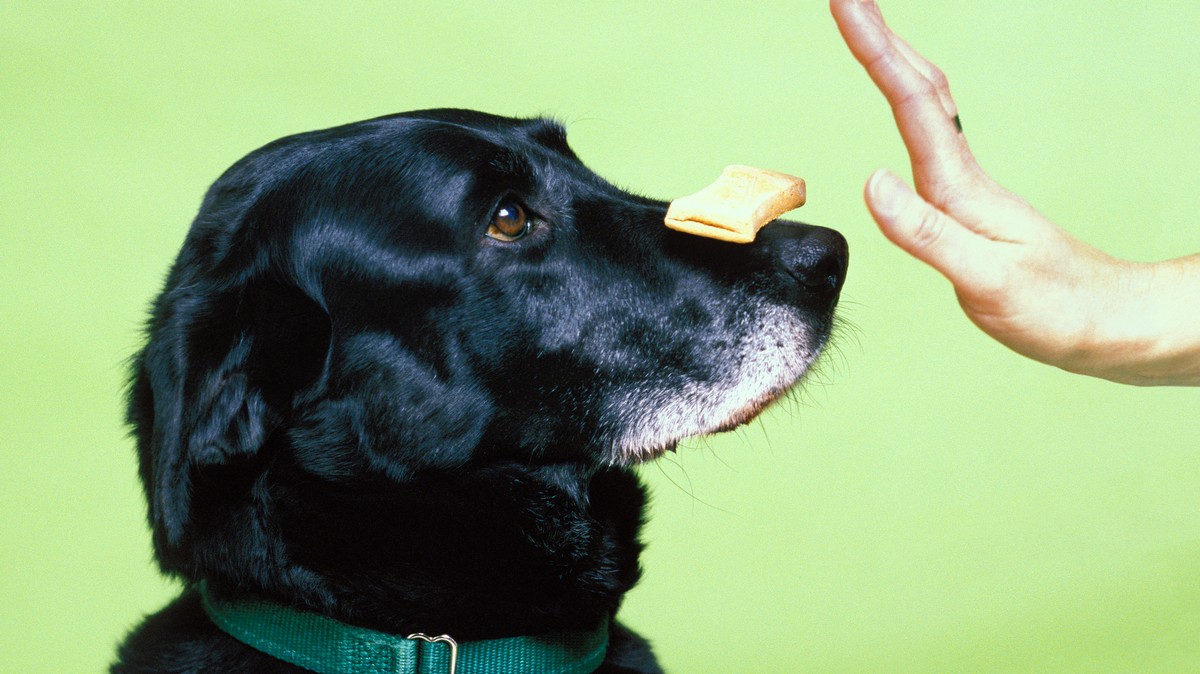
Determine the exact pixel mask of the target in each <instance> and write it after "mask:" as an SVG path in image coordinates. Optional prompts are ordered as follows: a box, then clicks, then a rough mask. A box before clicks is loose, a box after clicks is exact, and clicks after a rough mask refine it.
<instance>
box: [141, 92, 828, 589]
mask: <svg viewBox="0 0 1200 674" xmlns="http://www.w3.org/2000/svg"><path fill="white" fill-rule="evenodd" d="M665 211H666V204H665V203H663V202H659V201H653V200H649V199H645V198H641V197H638V196H635V195H631V194H629V193H627V192H625V191H622V190H620V189H618V188H616V187H614V186H612V185H610V184H609V183H607V182H605V181H604V180H602V179H600V178H599V177H597V176H596V175H595V174H594V173H592V172H591V171H589V170H588V169H587V168H585V167H584V166H583V164H581V163H580V161H579V160H578V159H577V158H576V157H575V155H574V154H573V153H572V151H571V150H570V148H569V147H568V146H567V143H566V140H565V134H564V131H563V129H562V128H561V127H560V126H558V125H557V124H554V123H552V122H549V121H545V120H541V119H534V120H513V119H507V118H501V117H495V116H491V115H485V114H482V113H475V112H468V111H457V110H443V111H426V112H419V113H412V114H405V115H398V116H393V117H387V118H382V119H376V120H370V121H366V122H361V123H357V124H351V125H348V126H343V127H338V128H334V129H329V130H325V131H317V132H313V133H306V134H301V135H297V136H292V137H289V138H284V139H282V140H280V141H277V142H275V143H272V144H270V145H267V146H266V147H264V148H262V149H260V150H258V151H256V152H254V153H252V154H250V155H249V156H247V157H246V158H244V159H242V160H241V161H239V162H238V163H237V164H235V165H234V166H233V167H232V168H230V169H229V170H228V171H227V172H226V173H225V174H224V175H223V176H222V177H221V178H220V179H219V180H218V181H217V182H216V183H215V184H214V185H213V187H212V188H211V189H210V191H209V192H208V194H207V196H206V197H205V199H204V202H203V205H202V207H201V209H200V213H199V215H198V216H197V218H196V220H195V222H194V224H193V226H192V229H191V231H190V233H189V234H188V237H187V240H186V242H185V244H184V246H183V250H182V252H181V254H180V256H179V258H178V260H177V261H176V263H175V265H174V267H173V269H172V271H171V274H170V277H169V278H168V280H167V283H166V287H165V289H164V291H163V292H162V294H161V296H160V297H159V298H158V300H157V301H156V304H155V307H154V311H153V317H152V319H151V322H150V325H149V342H148V344H147V346H146V347H145V349H144V351H143V352H142V353H141V354H140V355H139V357H138V358H137V360H136V371H135V379H134V385H133V387H132V394H131V402H130V419H131V422H132V424H133V426H134V428H135V431H136V435H137V438H138V441H139V443H138V444H139V453H140V459H141V473H142V478H143V481H144V483H145V485H146V488H147V493H148V495H149V498H150V512H151V521H152V524H153V526H154V529H155V533H156V545H157V547H158V550H159V554H160V557H161V556H164V555H165V554H166V553H167V552H169V551H170V550H172V549H175V548H176V547H178V546H180V545H182V542H183V541H184V540H185V539H186V538H187V536H186V534H187V533H188V532H189V528H190V527H191V526H193V524H194V523H193V519H194V512H193V511H194V508H193V507H192V504H193V500H194V499H196V498H200V497H201V496H202V492H205V491H206V490H208V491H211V490H218V491H219V490H221V489H233V488H234V487H232V486H230V485H229V484H228V483H227V482H223V481H222V479H218V478H214V477H212V476H214V475H221V474H222V473H221V472H220V471H222V470H223V468H224V467H227V466H229V465H233V464H237V465H238V466H240V468H239V470H240V471H241V472H240V473H239V475H243V476H244V475H245V474H246V471H247V470H248V471H249V472H250V474H251V475H252V476H253V475H259V477H250V478H246V477H242V478H239V479H240V480H241V482H240V483H239V484H241V485H242V487H241V488H244V489H246V490H249V491H250V492H253V491H254V490H255V489H264V488H263V481H262V478H261V473H265V472H267V471H269V470H271V466H272V465H274V464H275V462H276V461H277V460H278V458H279V456H280V455H282V454H286V455H287V458H288V462H289V465H292V466H295V467H298V468H299V469H300V470H302V471H304V472H305V473H307V474H309V475H311V476H315V477H316V478H319V479H321V480H326V481H334V482H336V481H337V480H339V479H341V478H343V477H347V476H361V475H365V474H371V475H375V476H378V477H379V478H380V479H382V480H386V481H391V482H394V483H398V484H399V483H403V482H405V481H406V480H409V479H412V477H413V476H415V475H419V474H422V473H427V472H429V471H454V470H469V469H470V468H471V467H472V466H481V465H486V464H489V463H493V462H524V463H529V464H551V463H584V464H590V465H594V466H610V465H613V464H628V463H631V462H636V461H641V460H645V459H649V458H653V457H655V456H656V455H658V454H660V453H661V452H663V451H664V450H667V449H670V448H672V447H673V446H674V445H675V444H676V443H677V442H678V441H679V440H680V439H682V438H684V437H686V436H691V435H696V434H704V433H711V432H715V431H719V430H724V429H728V428H732V427H734V426H736V425H738V424H740V423H743V422H745V421H747V420H749V419H750V418H752V417H753V416H754V415H755V414H757V413H758V412H759V411H760V410H761V409H762V408H763V407H764V406H766V405H767V404H769V403H770V402H771V401H772V400H774V399H775V398H777V397H779V396H780V395H781V394H783V393H784V392H786V391H787V389H788V388H789V387H791V386H792V385H793V384H795V383H796V382H797V381H798V380H799V379H800V378H801V377H802V376H803V375H804V373H805V371H806V370H807V368H808V367H809V365H810V363H812V361H813V359H814V358H816V357H817V355H818V352H819V351H820V349H821V348H822V346H823V345H824V343H825V341H826V339H827V337H828V335H829V332H830V327H831V322H832V314H833V308H834V305H835V304H836V301H837V297H838V292H839V290H840V288H841V285H842V280H843V276H844V272H845V267H846V256H847V254H846V246H845V241H844V239H842V237H841V236H840V235H838V234H837V233H835V232H833V231H831V230H827V229H822V228H818V227H811V226H806V225H801V224H795V223H787V222H777V223H775V224H772V225H770V226H768V227H766V228H765V229H764V230H763V231H762V232H761V233H760V234H759V238H758V240H757V241H756V242H754V243H753V244H748V245H737V244H728V243H721V242H716V241H711V240H705V239H700V238H697V237H694V236H690V235H686V234H681V233H677V232H673V231H670V230H668V229H667V228H666V227H664V226H663V216H664V213H665ZM206 476H207V477H206ZM264 493H265V490H264ZM262 498H264V499H265V498H267V497H266V496H262ZM166 556H170V555H166ZM167 566H168V568H170V567H171V566H172V564H171V563H167ZM178 566H179V565H177V568H176V569H175V570H177V571H182V570H183V569H181V568H178ZM185 573H186V571H185Z"/></svg>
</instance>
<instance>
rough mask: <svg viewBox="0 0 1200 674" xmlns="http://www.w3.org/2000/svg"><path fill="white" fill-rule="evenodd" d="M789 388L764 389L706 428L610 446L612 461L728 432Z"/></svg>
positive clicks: (645, 456)
mask: <svg viewBox="0 0 1200 674" xmlns="http://www.w3.org/2000/svg"><path fill="white" fill-rule="evenodd" d="M791 390H792V387H791V386H781V387H777V388H773V389H771V390H770V391H767V392H766V393H764V394H762V395H759V396H757V397H755V398H754V399H752V400H750V402H748V403H746V404H745V405H743V406H742V407H740V408H738V409H736V410H734V411H733V413H732V414H730V415H728V416H727V417H724V418H723V419H718V420H716V421H715V422H714V423H712V424H710V425H709V426H707V427H704V428H699V429H688V430H686V431H679V432H677V433H676V434H675V435H674V436H673V437H670V438H667V439H664V440H663V441H662V442H658V443H654V444H648V445H643V446H634V445H624V446H618V447H616V448H614V449H615V451H614V456H613V463H623V464H635V463H646V462H649V461H653V460H655V459H658V458H660V457H662V456H663V455H665V454H668V453H673V452H675V451H676V449H677V448H678V447H679V443H680V442H682V441H683V440H684V439H686V438H690V437H701V436H707V435H714V434H717V433H724V432H726V431H732V430H734V429H736V428H738V427H740V426H744V425H745V424H748V423H750V422H751V421H753V420H754V419H756V418H758V416H759V415H760V414H762V413H763V412H765V411H766V410H767V409H768V408H770V407H771V406H772V405H774V404H775V403H776V402H778V401H779V400H781V399H782V398H784V397H785V396H786V395H787V394H788V392H789V391H791Z"/></svg>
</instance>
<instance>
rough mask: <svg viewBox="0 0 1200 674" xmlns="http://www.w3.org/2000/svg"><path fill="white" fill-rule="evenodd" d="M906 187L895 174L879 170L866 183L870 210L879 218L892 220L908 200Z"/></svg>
mask: <svg viewBox="0 0 1200 674" xmlns="http://www.w3.org/2000/svg"><path fill="white" fill-rule="evenodd" d="M908 192H909V190H908V186H907V185H905V184H904V181H903V180H901V179H900V178H899V177H898V176H897V175H896V174H895V173H892V172H891V171H889V170H887V169H879V170H878V171H876V172H874V173H872V174H871V178H870V179H869V180H868V181H867V200H868V201H870V203H871V210H873V211H875V214H876V215H878V216H879V217H881V218H887V219H889V220H890V219H892V218H895V217H897V216H898V215H900V212H901V211H903V210H904V204H905V201H906V200H907V198H908Z"/></svg>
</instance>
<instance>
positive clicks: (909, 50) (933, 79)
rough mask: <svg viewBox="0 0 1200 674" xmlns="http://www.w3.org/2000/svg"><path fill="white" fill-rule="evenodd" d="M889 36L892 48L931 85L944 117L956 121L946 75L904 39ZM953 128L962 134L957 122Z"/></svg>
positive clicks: (955, 112)
mask: <svg viewBox="0 0 1200 674" xmlns="http://www.w3.org/2000/svg"><path fill="white" fill-rule="evenodd" d="M889 36H890V37H891V41H892V46H893V47H895V48H896V50H897V51H899V52H900V54H901V55H903V56H904V58H905V59H907V60H908V62H909V63H910V64H911V65H912V67H914V68H916V69H917V70H918V71H919V72H920V73H921V75H923V76H924V77H925V79H927V80H929V82H930V83H931V84H932V85H933V88H934V90H935V91H936V92H937V95H938V101H939V102H940V103H941V104H942V109H943V110H945V111H946V116H947V117H949V118H950V119H951V120H957V119H958V104H957V103H955V102H954V97H953V96H951V95H950V80H948V79H947V78H946V74H945V73H944V72H942V69H941V68H938V67H937V66H935V65H933V64H932V63H930V62H929V61H928V60H926V59H925V57H924V56H921V54H920V53H918V52H917V50H916V49H913V47H912V45H910V44H909V43H908V42H907V41H906V40H904V38H901V37H900V36H899V35H896V34H895V33H892V32H890V31H889ZM955 128H956V130H957V131H958V132H959V133H962V127H961V126H960V125H959V124H958V122H957V121H955Z"/></svg>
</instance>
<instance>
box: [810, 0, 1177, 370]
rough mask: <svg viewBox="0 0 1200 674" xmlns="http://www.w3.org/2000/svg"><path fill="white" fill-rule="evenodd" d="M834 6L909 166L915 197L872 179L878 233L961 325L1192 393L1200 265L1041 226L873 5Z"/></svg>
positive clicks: (1075, 363)
mask: <svg viewBox="0 0 1200 674" xmlns="http://www.w3.org/2000/svg"><path fill="white" fill-rule="evenodd" d="M830 9H831V10H832V12H833V16H834V19H835V20H836V22H837V25H838V28H839V30H840V31H841V33H842V36H843V37H844V39H845V40H846V44H847V45H848V46H849V47H850V51H851V52H852V53H853V54H854V56H855V58H856V59H858V61H859V62H860V63H861V64H862V65H863V66H864V67H865V68H866V70H867V72H868V74H870V76H871V79H872V80H874V82H875V84H876V86H878V87H879V90H880V91H881V92H882V93H883V94H884V96H885V97H886V98H887V100H888V103H889V104H890V105H891V108H892V112H893V114H894V116H895V119H896V125H897V127H898V128H899V130H900V135H901V138H902V139H903V141H904V144H905V146H906V147H907V149H908V153H909V157H910V159H911V161H912V172H913V179H914V182H915V184H916V191H915V192H914V191H913V190H912V189H910V188H909V187H908V186H907V185H906V184H905V183H904V182H903V181H902V180H901V179H900V178H898V177H897V176H896V175H894V174H892V173H891V172H889V171H886V170H880V171H877V172H875V174H873V175H872V176H871V178H870V180H869V181H868V182H867V186H866V193H865V196H866V201H867V206H868V208H869V209H870V211H871V214H872V216H873V217H874V218H875V221H876V222H877V223H878V224H879V227H880V229H881V230H882V231H883V233H884V235H885V236H887V238H888V239H890V240H891V241H892V242H894V243H896V244H897V245H898V246H900V247H901V248H903V249H904V250H905V251H907V252H908V253H910V254H911V255H913V256H914V257H916V258H917V259H920V260H922V261H924V262H926V263H928V264H929V265H930V266H932V267H933V268H934V269H936V270H938V271H939V272H941V273H942V274H943V275H944V276H945V277H946V278H947V279H949V280H950V282H951V283H953V284H954V289H955V293H956V294H957V296H958V301H959V304H960V305H961V306H962V309H963V311H964V312H965V313H966V314H967V316H968V317H969V318H970V319H971V320H972V321H973V322H974V323H975V324H976V325H977V326H979V327H980V328H981V329H982V330H983V331H984V332H986V333H987V334H989V335H991V336H992V337H994V338H995V339H997V340H998V341H1000V342H1001V343H1002V344H1004V345H1005V346H1008V347H1009V348H1011V349H1013V350H1014V351H1016V352H1018V353H1021V354H1023V355H1025V356H1029V357H1031V358H1034V359H1036V360H1039V361H1042V362H1044V363H1048V364H1050V365H1055V366H1058V367H1061V368H1063V369H1066V370H1070V371H1072V372H1078V373H1081V374H1089V375H1093V376H1098V377H1104V378H1107V379H1112V380H1114V381H1122V382H1127V383H1138V384H1157V383H1167V384H1171V383H1179V384H1182V383H1193V384H1196V383H1200V256H1198V257H1194V258H1186V259H1182V260H1175V261H1171V262H1169V263H1160V264H1159V265H1151V264H1139V263H1133V262H1126V261H1123V260H1119V259H1117V258H1114V257H1111V256H1109V255H1106V254H1105V253H1103V252H1101V251H1100V250H1098V249H1096V248H1093V247H1092V246H1089V245H1088V244H1086V243H1084V242H1082V241H1080V240H1079V239H1076V238H1075V237H1073V236H1071V235H1070V234H1068V233H1067V232H1066V231H1064V230H1062V229H1061V228H1059V227H1058V226H1056V225H1055V224H1054V223H1052V222H1050V221H1049V220H1047V219H1046V218H1045V217H1044V216H1042V215H1041V214H1040V213H1038V212H1037V211H1036V210H1034V208H1033V207H1032V206H1030V205H1029V204H1028V203H1026V202H1025V201H1024V200H1023V199H1021V198H1020V197H1018V196H1016V195H1014V194H1012V193H1011V192H1009V191H1008V190H1006V189H1004V188H1003V187H1001V186H1000V185H999V184H997V183H996V182H995V181H994V180H992V179H991V177H989V176H988V175H987V173H985V172H984V171H983V169H982V168H980V166H979V164H978V163H977V162H976V160H975V157H974V155H973V154H972V153H971V150H970V148H969V147H968V145H967V141H966V139H965V137H964V136H963V134H962V133H961V126H960V125H959V122H958V110H957V107H956V106H955V103H954V99H953V98H952V97H951V95H950V89H949V84H948V82H947V80H946V77H945V75H944V74H943V73H942V72H941V71H940V70H939V69H938V68H937V67H935V66H934V65H933V64H931V63H929V62H928V61H927V60H925V59H924V58H923V57H921V55H920V54H918V53H917V52H916V51H915V50H914V49H913V48H912V47H911V46H909V45H908V44H907V43H906V42H904V41H903V40H901V39H900V38H899V37H897V36H896V35H895V34H894V33H892V31H891V30H890V29H889V28H888V27H887V25H886V24H885V23H884V21H883V17H882V15H881V14H880V12H879V9H878V7H877V6H876V5H875V3H874V2H872V1H871V0H831V2H830ZM1180 312H1182V314H1180Z"/></svg>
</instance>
